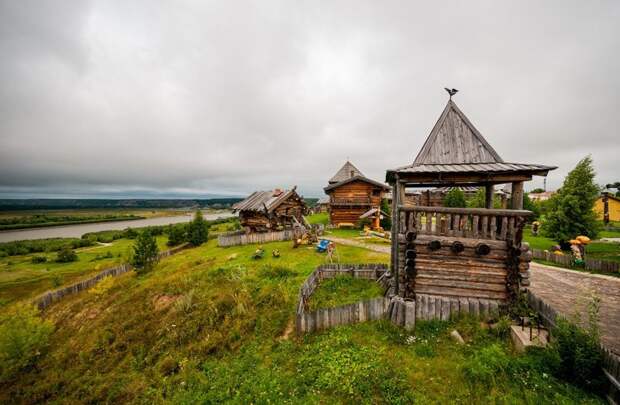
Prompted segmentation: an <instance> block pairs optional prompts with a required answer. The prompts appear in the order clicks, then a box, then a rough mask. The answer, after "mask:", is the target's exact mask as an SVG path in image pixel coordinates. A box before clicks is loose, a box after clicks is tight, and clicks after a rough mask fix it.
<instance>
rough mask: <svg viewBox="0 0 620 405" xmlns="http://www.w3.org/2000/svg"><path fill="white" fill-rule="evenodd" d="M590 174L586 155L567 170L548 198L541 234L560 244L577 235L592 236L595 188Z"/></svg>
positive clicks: (589, 164)
mask: <svg viewBox="0 0 620 405" xmlns="http://www.w3.org/2000/svg"><path fill="white" fill-rule="evenodd" d="M594 176H595V173H594V168H593V167H592V158H591V157H590V156H587V157H585V158H584V159H582V160H581V161H580V162H579V163H578V164H577V166H575V168H574V169H573V170H572V171H571V172H570V173H568V175H567V176H566V178H565V179H564V183H563V185H562V188H561V189H560V190H558V192H557V193H556V194H555V195H554V196H553V197H552V198H551V199H550V200H549V212H548V214H547V218H546V222H545V223H544V225H543V234H544V235H545V236H547V237H548V238H551V239H553V240H556V241H557V242H559V243H561V244H563V245H565V244H566V243H567V241H569V240H570V239H572V238H574V237H576V236H578V235H585V236H588V237H589V238H591V239H595V238H596V236H597V233H598V229H599V224H598V222H597V220H596V213H595V212H594V211H593V210H592V208H593V207H594V202H595V201H596V199H597V198H598V195H599V188H598V186H597V185H596V184H595V183H594Z"/></svg>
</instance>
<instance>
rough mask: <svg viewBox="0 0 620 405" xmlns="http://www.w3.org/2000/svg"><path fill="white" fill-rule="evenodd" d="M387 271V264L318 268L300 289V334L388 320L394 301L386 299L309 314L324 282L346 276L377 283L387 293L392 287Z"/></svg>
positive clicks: (330, 265)
mask: <svg viewBox="0 0 620 405" xmlns="http://www.w3.org/2000/svg"><path fill="white" fill-rule="evenodd" d="M387 270H388V268H387V265H385V264H324V265H321V266H319V267H317V268H316V269H315V270H314V271H313V272H312V273H311V274H310V276H308V278H307V279H306V281H305V282H304V283H303V284H302V285H301V287H300V289H299V301H298V304H297V314H296V315H297V316H296V323H295V326H296V330H297V333H299V334H301V333H306V332H313V331H315V330H322V329H327V328H332V327H334V326H338V325H347V324H351V323H356V322H364V321H371V320H377V319H384V318H385V317H386V314H387V313H388V309H389V307H390V299H389V298H385V297H378V298H373V299H370V300H366V301H361V302H357V303H355V304H349V305H342V306H338V307H332V308H321V309H318V310H316V311H312V312H307V311H306V308H307V306H308V300H309V299H310V297H311V296H312V293H314V291H315V290H316V288H317V287H318V286H319V284H320V283H321V280H324V279H328V278H333V277H336V276H338V275H341V274H346V275H350V276H351V277H353V278H363V279H366V280H376V281H377V282H378V283H379V284H381V286H382V287H383V288H384V289H387V287H388V285H389V282H388V281H387V279H386V275H387Z"/></svg>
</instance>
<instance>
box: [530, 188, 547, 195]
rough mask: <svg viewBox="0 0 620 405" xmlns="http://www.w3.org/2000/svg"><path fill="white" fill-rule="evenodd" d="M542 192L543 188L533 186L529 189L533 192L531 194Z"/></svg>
mask: <svg viewBox="0 0 620 405" xmlns="http://www.w3.org/2000/svg"><path fill="white" fill-rule="evenodd" d="M544 192H545V190H544V189H542V188H540V187H538V188H535V189H534V190H532V191H530V193H533V194H538V193H544Z"/></svg>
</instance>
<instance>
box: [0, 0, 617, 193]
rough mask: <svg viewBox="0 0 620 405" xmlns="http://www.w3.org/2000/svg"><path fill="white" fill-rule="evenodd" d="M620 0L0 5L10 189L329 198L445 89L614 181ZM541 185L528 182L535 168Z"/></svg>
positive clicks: (413, 143)
mask: <svg viewBox="0 0 620 405" xmlns="http://www.w3.org/2000/svg"><path fill="white" fill-rule="evenodd" d="M619 17H620V6H619V5H618V3H617V2H613V1H609V2H595V3H594V2H587V3H585V2H577V1H575V2H566V1H561V2H560V1H556V2H545V3H541V2H533V1H532V2H523V1H519V2H511V3H505V2H502V3H501V4H500V3H498V2H492V1H488V2H485V1H481V2H471V1H470V2H461V3H454V4H449V5H448V4H443V3H442V5H441V6H439V5H429V4H427V3H426V2H424V3H417V4H416V3H412V2H387V3H386V2H382V3H381V4H379V3H377V2H360V1H355V2H287V1H281V2H276V1H273V2H254V3H251V2H243V3H242V2H209V3H207V2H192V1H179V2H174V3H173V2H154V1H132V2H124V1H92V2H85V1H76V2H68V1H20V2H3V3H0V54H1V55H2V58H1V59H0V196H2V195H5V196H9V195H17V194H19V195H28V194H31V195H38V194H45V195H52V194H53V195H63V193H66V194H72V195H78V194H81V195H119V194H122V193H123V192H125V193H127V194H131V195H134V194H135V193H138V194H140V193H142V194H144V195H153V194H158V195H159V194H162V193H163V194H165V193H169V194H170V195H172V194H174V195H177V194H179V193H180V194H184V193H185V194H187V195H190V194H191V195H200V194H205V195H206V194H243V193H247V192H250V191H252V190H254V189H258V188H266V187H272V186H289V185H294V184H297V185H298V186H299V188H300V189H301V191H302V192H303V193H304V194H306V195H320V194H321V189H322V187H323V186H324V185H325V183H326V181H327V179H328V178H329V177H330V176H331V175H332V174H333V172H335V171H336V170H337V169H338V168H339V167H340V165H341V164H342V163H343V161H344V160H345V159H346V158H347V157H349V158H350V159H351V160H352V161H353V162H354V163H355V164H356V165H357V166H358V167H359V168H360V169H361V170H362V171H364V173H365V174H367V175H368V176H370V177H373V178H376V179H379V180H381V179H383V178H384V175H385V170H386V169H388V168H393V167H396V166H400V165H404V164H407V163H410V162H411V161H412V160H413V157H414V156H415V154H416V153H417V151H418V150H419V148H420V147H421V145H422V143H423V141H424V139H425V137H426V136H427V134H428V133H429V131H430V129H431V128H432V126H433V124H434V123H435V121H436V119H437V118H438V116H439V114H440V113H441V111H442V109H443V107H444V104H445V102H446V95H445V94H444V91H443V87H444V86H447V85H449V86H452V87H456V88H458V89H460V90H461V92H460V93H459V94H458V95H457V96H456V98H455V100H456V102H457V103H458V104H459V106H460V107H461V109H462V110H463V111H464V112H465V113H466V114H467V115H468V116H469V117H470V119H471V120H472V121H473V122H474V124H475V125H476V126H477V127H478V129H479V130H480V131H481V132H482V133H483V134H484V135H485V136H486V137H487V139H488V141H489V142H490V143H491V144H492V145H493V146H494V147H495V148H496V149H497V151H498V152H499V153H500V155H501V156H502V157H503V158H504V159H505V160H507V161H522V162H531V163H546V164H552V165H557V166H560V169H558V170H556V171H555V172H552V173H551V175H550V177H549V180H548V185H549V186H550V187H557V186H559V185H560V184H561V181H562V178H563V176H564V175H565V174H566V172H567V171H568V170H570V168H572V167H573V166H574V164H575V163H576V162H577V161H578V160H579V159H580V158H582V157H583V156H585V155H587V154H591V155H592V156H593V158H594V162H595V165H596V168H597V171H598V179H597V180H598V181H599V182H600V183H606V182H611V181H616V180H618V179H617V177H618V172H617V169H616V166H617V163H616V162H617V160H618V158H617V156H618V154H619V153H620V146H619V142H618V133H617V128H618V127H620V125H619V124H620V119H619V118H618V114H617V113H616V110H617V108H618V106H619V105H620V96H619V91H620V79H619V77H618V75H617V72H618V71H620V56H618V54H617V49H620V28H618V25H617V21H618V20H619ZM540 184H542V181H541V180H537V181H535V182H532V183H531V184H530V187H535V186H538V185H540Z"/></svg>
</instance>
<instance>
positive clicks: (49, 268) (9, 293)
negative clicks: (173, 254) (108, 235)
mask: <svg viewBox="0 0 620 405" xmlns="http://www.w3.org/2000/svg"><path fill="white" fill-rule="evenodd" d="M166 240H167V238H166V237H164V236H160V237H158V238H157V242H158V246H159V249H160V250H165V249H167V247H166ZM132 246H133V240H130V239H118V240H115V241H114V242H112V243H111V244H110V245H109V246H108V245H95V246H89V247H85V248H80V249H77V250H76V253H77V256H78V260H77V261H75V262H70V263H57V262H55V259H56V253H55V252H48V253H46V252H42V253H32V254H27V255H21V256H7V257H3V258H0V307H1V306H2V305H6V304H8V303H11V302H14V301H17V300H22V299H26V298H33V297H35V296H36V295H38V294H41V293H43V292H45V291H47V290H50V289H54V288H58V287H59V286H61V285H67V284H70V283H72V282H75V281H78V280H80V279H82V278H85V277H87V276H89V275H92V274H94V273H97V272H99V271H101V270H103V269H106V268H108V267H113V266H115V265H118V264H120V263H126V262H127V261H128V260H129V257H130V254H131V251H132ZM34 256H38V257H45V258H46V259H47V261H46V262H45V263H33V262H32V258H33V257H34ZM108 256H112V257H108Z"/></svg>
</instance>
